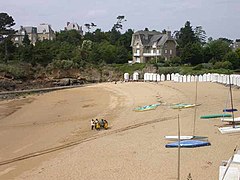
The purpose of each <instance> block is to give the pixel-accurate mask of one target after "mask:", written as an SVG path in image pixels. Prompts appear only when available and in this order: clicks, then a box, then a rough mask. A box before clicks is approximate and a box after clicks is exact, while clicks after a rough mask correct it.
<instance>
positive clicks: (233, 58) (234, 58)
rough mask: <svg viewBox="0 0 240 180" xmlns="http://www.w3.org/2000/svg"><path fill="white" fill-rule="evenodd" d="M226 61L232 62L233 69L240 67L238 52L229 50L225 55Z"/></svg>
mask: <svg viewBox="0 0 240 180" xmlns="http://www.w3.org/2000/svg"><path fill="white" fill-rule="evenodd" d="M223 59H224V61H229V62H231V63H232V67H233V69H237V68H240V59H239V57H238V54H237V53H236V52H232V51H230V52H228V53H227V54H225V55H224V57H223Z"/></svg>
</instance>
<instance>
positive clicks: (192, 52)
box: [181, 43, 203, 65]
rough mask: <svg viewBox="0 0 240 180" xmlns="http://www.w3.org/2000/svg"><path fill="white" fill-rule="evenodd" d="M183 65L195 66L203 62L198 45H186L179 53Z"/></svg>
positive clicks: (200, 48)
mask: <svg viewBox="0 0 240 180" xmlns="http://www.w3.org/2000/svg"><path fill="white" fill-rule="evenodd" d="M181 59H182V62H183V63H187V64H191V65H197V64H200V63H202V62H203V55H202V47H201V45H200V43H194V44H192V43H188V44H187V45H186V46H185V47H184V48H183V49H182V53H181Z"/></svg>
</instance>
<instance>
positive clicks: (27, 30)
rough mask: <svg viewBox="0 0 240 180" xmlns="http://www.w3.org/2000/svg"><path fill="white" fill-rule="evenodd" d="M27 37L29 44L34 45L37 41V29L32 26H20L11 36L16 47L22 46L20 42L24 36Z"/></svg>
mask: <svg viewBox="0 0 240 180" xmlns="http://www.w3.org/2000/svg"><path fill="white" fill-rule="evenodd" d="M26 34H27V35H28V38H29V40H30V42H31V44H33V45H35V43H36V41H37V38H38V37H37V28H36V27H32V26H25V27H23V26H21V27H20V29H19V30H18V31H17V32H16V33H15V35H14V36H13V42H14V44H15V45H16V46H19V45H22V41H23V39H24V36H25V35H26Z"/></svg>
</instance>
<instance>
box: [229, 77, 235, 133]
mask: <svg viewBox="0 0 240 180" xmlns="http://www.w3.org/2000/svg"><path fill="white" fill-rule="evenodd" d="M229 87H230V88H229V89H230V98H231V107H232V110H231V111H232V117H233V128H235V121H234V112H233V111H234V110H233V95H232V84H231V77H230V74H229Z"/></svg>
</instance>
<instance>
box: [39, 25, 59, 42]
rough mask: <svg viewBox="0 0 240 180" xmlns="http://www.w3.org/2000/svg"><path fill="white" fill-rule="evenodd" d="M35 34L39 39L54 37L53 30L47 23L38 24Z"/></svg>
mask: <svg viewBox="0 0 240 180" xmlns="http://www.w3.org/2000/svg"><path fill="white" fill-rule="evenodd" d="M37 36H38V40H39V41H43V40H45V39H46V40H53V39H55V38H56V35H55V32H54V31H53V30H52V28H51V25H49V24H45V23H43V24H40V25H38V26H37Z"/></svg>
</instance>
